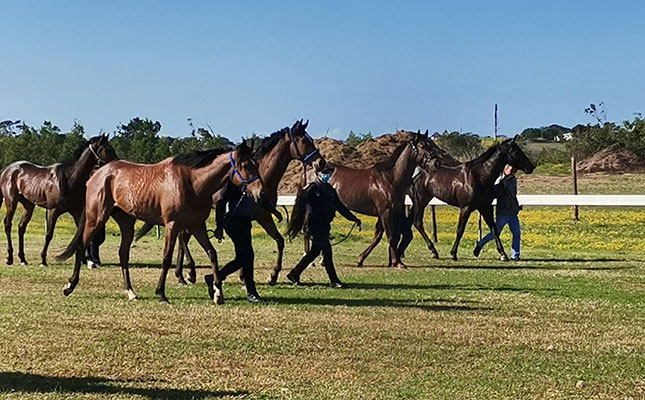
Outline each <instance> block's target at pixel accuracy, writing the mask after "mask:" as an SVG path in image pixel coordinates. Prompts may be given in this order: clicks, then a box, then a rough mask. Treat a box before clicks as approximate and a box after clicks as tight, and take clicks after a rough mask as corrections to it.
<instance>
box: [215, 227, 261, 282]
mask: <svg viewBox="0 0 645 400" xmlns="http://www.w3.org/2000/svg"><path fill="white" fill-rule="evenodd" d="M224 230H225V231H226V234H227V235H228V237H230V238H231V240H232V241H233V245H234V246H235V258H234V259H233V260H231V261H230V262H229V263H228V264H226V265H225V266H224V267H223V268H222V269H221V271H220V275H221V277H222V280H223V279H226V277H227V276H229V275H231V274H232V273H234V272H235V271H237V270H239V269H240V268H241V269H242V275H243V276H244V284H245V285H246V293H247V294H257V291H256V289H255V281H254V279H253V262H254V254H253V242H252V237H251V217H231V219H230V220H229V221H228V224H227V225H226V228H224Z"/></svg>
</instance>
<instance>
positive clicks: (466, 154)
mask: <svg viewBox="0 0 645 400" xmlns="http://www.w3.org/2000/svg"><path fill="white" fill-rule="evenodd" d="M436 142H437V144H438V145H439V147H441V148H443V149H444V150H446V151H447V152H448V153H450V154H451V155H452V156H453V157H455V158H457V159H459V160H461V161H468V160H471V159H473V158H475V157H477V156H478V155H480V154H481V153H482V152H483V150H484V149H483V146H482V143H481V139H480V137H479V136H477V135H475V134H472V133H464V134H462V133H459V132H448V131H444V133H442V134H441V135H439V137H438V138H437V140H436Z"/></svg>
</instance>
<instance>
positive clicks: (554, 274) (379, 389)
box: [0, 185, 645, 400]
mask: <svg viewBox="0 0 645 400" xmlns="http://www.w3.org/2000/svg"><path fill="white" fill-rule="evenodd" d="M527 186H529V185H527ZM569 215H570V213H569V210H566V209H558V210H556V209H532V210H525V211H523V213H522V215H521V218H522V222H523V235H524V236H523V246H524V247H523V252H522V256H523V258H524V260H523V261H521V262H514V263H503V262H500V261H498V259H497V257H496V253H495V251H494V247H493V246H490V247H488V248H486V249H485V251H484V252H483V254H482V256H481V257H480V258H479V259H473V257H472V254H470V252H471V250H472V247H473V244H474V240H475V239H476V236H477V230H476V218H472V221H471V224H470V225H469V227H468V230H467V233H466V236H465V238H464V240H463V242H462V243H463V244H462V247H461V252H460V255H461V260H460V261H459V262H453V261H450V260H447V259H445V258H443V259H440V260H433V259H430V258H429V257H428V252H427V250H426V249H425V246H424V244H423V243H422V241H421V239H420V238H418V239H415V241H414V242H413V245H412V247H411V249H410V250H409V251H408V254H407V257H406V259H405V260H406V262H407V264H408V265H409V266H410V268H409V269H408V270H407V271H399V270H390V269H387V268H385V267H384V266H383V265H384V264H385V246H384V245H381V246H379V247H378V248H377V250H376V251H375V253H374V255H373V256H371V257H370V258H368V260H367V263H366V264H368V266H367V267H365V268H361V269H357V268H355V267H354V266H353V265H354V262H355V261H356V258H357V255H358V253H359V252H360V250H362V249H363V248H364V247H365V246H366V245H367V243H368V242H369V240H370V237H371V234H372V232H371V229H367V230H366V231H364V232H361V233H359V234H357V235H353V236H352V237H351V238H350V239H349V240H348V241H346V242H344V243H343V244H341V245H339V246H337V247H335V248H334V252H335V257H336V261H337V265H338V270H339V275H340V277H341V279H343V280H344V281H345V282H347V283H348V284H349V286H350V288H349V289H345V290H333V289H330V288H328V287H327V286H326V284H327V280H326V277H325V275H324V272H323V271H322V268H320V267H319V266H316V267H312V268H310V269H308V270H307V271H305V273H304V274H303V281H304V282H305V286H304V287H298V288H296V287H292V286H290V285H288V284H286V283H285V279H284V273H283V274H282V276H281V280H280V282H281V283H280V284H279V285H277V286H276V287H269V286H268V285H266V284H265V282H266V281H267V280H268V276H269V273H270V269H271V267H272V265H273V260H274V257H275V254H274V253H273V250H274V247H273V244H272V242H270V240H269V239H268V238H267V237H266V236H265V235H264V234H263V233H262V231H260V229H259V228H257V227H256V228H255V229H254V235H255V244H256V265H257V272H256V277H257V280H258V282H259V283H260V285H259V291H260V293H261V294H262V295H263V296H264V297H265V298H266V299H268V303H267V304H263V305H251V304H248V303H247V302H246V301H245V297H244V291H243V289H242V287H241V286H240V284H239V283H238V280H237V278H236V277H231V278H229V280H228V281H227V282H226V285H225V295H226V296H227V304H226V305H224V306H219V307H218V306H214V305H213V304H211V302H210V301H209V300H208V299H207V294H206V286H205V285H204V283H203V282H202V281H201V276H202V275H203V274H205V273H206V271H207V270H206V269H205V268H200V269H199V271H198V274H199V279H200V281H199V282H198V284H197V285H195V286H191V287H179V286H178V285H177V284H175V281H174V278H173V279H169V284H168V293H167V294H168V298H169V299H170V301H171V304H170V305H168V304H160V303H158V302H157V301H156V300H155V299H154V295H153V294H154V287H155V284H156V280H157V278H158V275H159V269H158V266H159V264H160V255H161V248H162V241H160V240H157V239H155V238H154V237H153V236H148V237H146V238H145V239H144V240H143V241H142V242H141V243H138V244H137V245H136V247H135V248H134V249H133V251H132V262H133V264H134V266H133V268H132V269H131V271H132V279H133V284H134V286H135V290H136V291H137V293H138V294H139V296H140V299H139V300H137V301H128V300H127V299H126V296H125V294H124V293H123V292H122V290H121V277H120V276H121V274H120V271H119V268H117V267H116V266H114V265H107V266H105V267H103V268H101V269H99V270H92V271H88V270H83V271H82V275H81V283H80V284H79V287H78V288H77V290H76V292H75V293H74V294H73V295H72V296H70V297H69V298H65V297H64V296H63V295H62V288H63V286H64V283H65V282H66V279H67V277H68V275H69V274H70V265H69V264H63V265H57V264H53V265H52V266H50V267H48V268H41V267H38V266H36V265H37V263H36V262H37V261H38V259H37V255H38V254H39V252H40V246H41V245H42V242H43V238H42V232H43V222H44V221H43V214H42V212H40V211H39V212H38V213H37V214H36V216H35V217H34V221H33V222H32V225H30V230H29V232H28V236H29V240H28V249H27V257H28V259H29V260H30V261H32V263H34V265H30V266H11V267H7V266H4V265H2V266H0V287H1V288H2V289H1V290H0V315H2V317H1V318H0V349H1V352H2V353H1V355H0V398H2V399H168V400H169V399H520V398H521V399H526V398H531V399H642V398H644V397H645V262H644V261H643V260H644V259H645V258H644V256H645V240H644V238H645V211H642V210H640V209H587V208H583V209H582V210H581V218H582V221H580V222H577V223H574V222H572V221H570V220H569ZM437 218H438V222H439V243H438V249H439V251H440V253H441V255H442V256H443V257H445V256H446V255H447V254H448V250H449V246H450V244H451V242H452V238H453V235H454V229H455V226H456V219H457V212H456V210H455V209H449V208H439V209H438V213H437ZM16 224H17V220H16ZM371 224H373V219H365V226H366V227H368V226H371ZM349 226H350V225H349V223H344V222H343V223H338V224H337V225H335V227H334V232H337V233H338V234H342V233H345V232H347V230H348V229H349ZM281 229H282V230H284V225H282V226H281ZM108 233H109V234H108V241H107V243H106V244H105V245H104V246H103V247H102V254H103V258H104V261H105V262H107V263H108V264H111V263H115V262H116V249H117V247H118V241H119V238H118V236H116V231H115V227H114V225H111V226H110V227H109V232H108ZM71 234H72V229H71V223H70V220H69V219H66V220H65V221H64V222H63V223H61V226H60V228H59V229H58V230H57V236H56V238H55V242H54V243H53V245H52V247H51V249H52V251H51V254H52V255H53V254H55V253H56V252H58V251H59V250H60V249H62V247H63V246H64V245H65V243H66V240H68V239H69V238H70V237H71ZM507 235H508V233H505V235H504V236H503V239H504V240H505V243H508V242H509V237H508V236H507ZM217 247H218V250H219V255H220V260H221V261H227V260H229V259H230V258H231V255H232V251H231V246H230V241H225V242H224V243H222V244H220V245H217ZM193 248H194V249H195V251H194V254H195V255H196V256H197V259H198V261H199V264H200V265H202V266H204V265H206V259H205V257H204V255H203V252H201V251H200V250H198V249H197V248H196V247H195V246H193ZM0 249H2V251H4V249H5V247H4V246H0ZM301 250H302V247H301V243H300V242H299V241H298V242H294V243H291V244H289V245H288V246H287V253H286V262H285V264H286V266H292V265H293V264H294V263H295V262H296V261H297V259H298V257H299V256H300V254H301ZM285 272H286V271H285Z"/></svg>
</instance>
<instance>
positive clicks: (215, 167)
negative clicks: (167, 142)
mask: <svg viewBox="0 0 645 400" xmlns="http://www.w3.org/2000/svg"><path fill="white" fill-rule="evenodd" d="M230 173H231V164H230V160H229V153H224V154H221V155H219V156H217V157H216V158H215V159H214V160H213V162H212V163H210V164H208V165H207V166H205V167H201V168H191V169H190V174H191V181H192V184H193V190H194V191H195V194H196V195H197V197H200V198H204V199H210V198H211V197H212V196H213V194H215V192H217V191H218V190H219V189H221V188H222V187H223V186H224V185H225V184H226V183H227V182H228V181H229V178H230Z"/></svg>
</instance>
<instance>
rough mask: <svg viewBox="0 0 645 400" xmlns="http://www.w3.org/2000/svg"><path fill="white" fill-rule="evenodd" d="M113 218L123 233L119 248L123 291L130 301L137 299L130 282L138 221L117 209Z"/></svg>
mask: <svg viewBox="0 0 645 400" xmlns="http://www.w3.org/2000/svg"><path fill="white" fill-rule="evenodd" d="M112 218H114V220H115V221H116V223H117V224H118V225H119V230H120V231H121V245H120V246H119V263H120V264H121V275H122V276H123V289H124V290H125V294H126V295H127V296H128V299H129V300H134V299H136V298H137V295H136V293H134V290H133V289H132V282H131V281H130V269H129V263H130V246H131V245H132V240H133V239H134V223H135V222H136V221H137V219H136V218H135V217H132V216H130V215H128V214H126V213H125V212H123V211H122V210H121V209H118V208H115V209H114V212H113V213H112Z"/></svg>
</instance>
